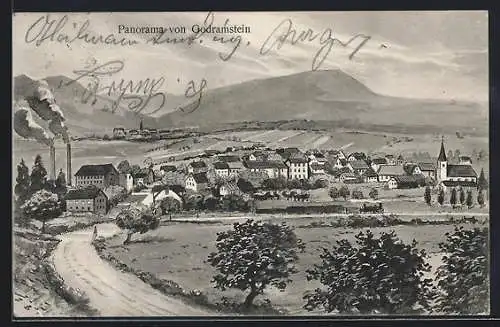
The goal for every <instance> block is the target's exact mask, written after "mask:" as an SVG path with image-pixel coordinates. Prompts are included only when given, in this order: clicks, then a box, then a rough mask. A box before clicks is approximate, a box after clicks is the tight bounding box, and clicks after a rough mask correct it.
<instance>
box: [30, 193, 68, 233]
mask: <svg viewBox="0 0 500 327" xmlns="http://www.w3.org/2000/svg"><path fill="white" fill-rule="evenodd" d="M21 210H22V213H23V215H24V216H25V217H26V218H28V219H36V220H39V221H41V222H42V233H45V223H46V222H47V221H48V220H50V219H54V218H57V217H59V216H60V215H61V213H62V210H61V202H60V201H59V197H58V196H57V194H54V193H52V192H49V191H46V190H40V191H37V192H36V193H35V194H33V196H32V197H31V198H30V199H29V200H27V201H26V202H25V203H24V204H23V205H22V206H21Z"/></svg>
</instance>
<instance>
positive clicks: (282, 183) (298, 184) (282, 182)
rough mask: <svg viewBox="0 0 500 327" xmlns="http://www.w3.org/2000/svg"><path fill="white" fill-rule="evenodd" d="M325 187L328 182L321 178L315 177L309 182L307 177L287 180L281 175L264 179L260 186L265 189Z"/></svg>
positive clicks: (311, 188)
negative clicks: (313, 180)
mask: <svg viewBox="0 0 500 327" xmlns="http://www.w3.org/2000/svg"><path fill="white" fill-rule="evenodd" d="M325 187H328V182H327V181H326V180H323V179H317V180H316V181H315V182H313V183H311V182H310V181H309V180H307V179H302V180H297V179H291V180H287V179H285V178H283V177H278V178H269V179H265V180H264V181H263V182H262V188H263V189H265V190H283V189H302V190H313V189H318V188H325Z"/></svg>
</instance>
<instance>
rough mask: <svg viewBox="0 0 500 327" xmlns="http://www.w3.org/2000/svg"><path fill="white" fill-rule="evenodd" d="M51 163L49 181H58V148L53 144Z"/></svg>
mask: <svg viewBox="0 0 500 327" xmlns="http://www.w3.org/2000/svg"><path fill="white" fill-rule="evenodd" d="M49 151H50V152H49V155H50V163H49V169H50V170H49V179H51V180H53V181H54V180H56V148H55V147H54V145H53V144H51V145H50V148H49Z"/></svg>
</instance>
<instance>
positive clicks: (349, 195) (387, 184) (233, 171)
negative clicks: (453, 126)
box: [51, 123, 487, 218]
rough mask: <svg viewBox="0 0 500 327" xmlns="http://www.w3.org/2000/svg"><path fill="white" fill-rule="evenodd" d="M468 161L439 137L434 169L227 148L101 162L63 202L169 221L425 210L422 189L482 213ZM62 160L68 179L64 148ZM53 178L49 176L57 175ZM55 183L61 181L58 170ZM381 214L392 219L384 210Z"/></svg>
mask: <svg viewBox="0 0 500 327" xmlns="http://www.w3.org/2000/svg"><path fill="white" fill-rule="evenodd" d="M141 125H142V123H141ZM141 127H142V126H141ZM139 130H142V128H140V129H139ZM472 160H473V159H472V158H471V157H470V156H464V155H460V156H459V157H458V158H447V154H446V149H445V142H444V138H443V139H442V140H441V147H440V149H439V153H438V156H437V159H435V162H432V161H431V160H427V161H425V162H414V161H412V160H405V158H403V156H402V155H391V154H388V155H385V156H380V157H373V158H370V156H368V155H367V154H366V153H363V152H352V153H346V152H345V151H344V150H342V149H331V150H313V149H311V150H306V151H301V150H300V149H299V148H296V147H288V148H276V149H272V148H269V147H265V146H264V145H260V146H259V145H252V147H249V148H246V149H238V148H234V147H229V148H227V149H226V150H225V151H215V150H206V151H204V153H203V154H201V155H198V156H194V157H189V158H187V159H186V158H185V159H184V160H181V161H178V164H175V163H171V162H169V160H160V161H156V162H155V161H153V160H152V159H151V158H147V159H145V160H144V163H143V165H142V166H140V165H131V164H130V163H129V162H128V161H127V160H123V161H122V162H120V164H118V165H117V167H115V166H114V165H113V164H111V163H107V162H103V163H102V164H95V165H83V166H81V167H79V169H78V170H77V171H76V173H75V175H74V183H73V178H72V177H68V181H67V186H68V191H67V194H65V195H64V196H63V198H64V200H65V202H66V210H67V211H68V212H90V213H94V214H106V213H107V212H108V210H109V209H110V208H111V207H112V206H116V205H119V206H120V207H127V206H128V207H129V206H133V205H134V204H141V205H146V206H148V207H152V208H153V209H154V210H156V211H155V212H157V213H158V214H167V213H168V214H169V216H170V218H172V213H179V212H181V211H191V210H196V212H197V213H196V214H197V216H198V217H199V214H200V212H204V211H233V212H236V211H242V212H253V213H254V214H259V213H305V212H307V213H360V212H361V213H362V212H371V213H384V208H383V204H382V202H381V201H377V200H379V197H383V196H381V195H382V194H384V193H392V194H395V196H404V194H409V195H412V196H414V197H415V196H416V197H417V198H419V199H420V200H419V201H420V202H421V203H425V202H426V201H427V204H428V205H429V206H430V205H431V201H432V200H427V199H425V196H424V193H425V192H427V191H425V190H424V189H425V188H428V189H430V190H432V193H433V194H436V196H435V198H436V200H435V201H434V202H436V201H437V202H440V200H439V197H440V196H439V193H440V192H441V191H442V193H443V195H444V194H446V195H447V197H448V198H449V201H448V203H450V204H451V205H452V207H453V208H455V207H460V208H462V210H463V208H466V209H467V208H471V207H472V206H473V203H474V202H477V204H478V205H479V206H481V207H482V206H483V205H484V202H485V192H486V185H487V182H486V177H485V176H484V172H483V171H481V174H480V175H479V174H478V173H477V172H476V171H475V170H474V168H473V166H472ZM67 161H68V168H67V174H68V175H70V174H71V167H70V166H71V149H70V147H68V157H67ZM51 165H52V166H54V165H55V163H51ZM51 171H53V172H52V174H53V176H54V177H55V169H52V168H51ZM54 177H52V178H54ZM57 178H63V179H66V176H65V174H64V173H63V172H62V169H61V171H60V173H59V176H58V177H57ZM54 179H55V178H54ZM473 192H474V195H473V194H472V193H473ZM452 193H455V195H453V196H451V194H452ZM480 193H481V194H480ZM452 197H455V199H454V200H453V199H451V198H452ZM466 197H467V198H468V199H466ZM459 198H460V199H459ZM166 199H168V200H166ZM225 199H226V200H227V201H224V200H225ZM229 199H230V200H229ZM348 199H349V200H348ZM342 200H343V201H342ZM453 201H454V202H455V203H452V202H453ZM166 202H167V203H166ZM172 202H174V204H173V205H172ZM360 202H362V203H360ZM374 202H375V203H376V205H373V203H374ZM446 202H447V201H445V200H444V199H443V200H442V201H441V202H440V203H439V205H437V207H438V208H439V207H445V206H446V205H447V203H446ZM466 202H467V205H466ZM224 203H225V205H224ZM367 203H368V207H367ZM300 207H302V209H299V208H300ZM367 208H368V209H367ZM404 210H405V209H404V208H401V209H400V211H399V212H393V213H395V214H398V213H405V211H404ZM385 213H391V212H390V210H389V212H388V210H387V209H386V211H385Z"/></svg>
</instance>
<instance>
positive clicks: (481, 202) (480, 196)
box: [477, 190, 484, 208]
mask: <svg viewBox="0 0 500 327" xmlns="http://www.w3.org/2000/svg"><path fill="white" fill-rule="evenodd" d="M477 204H479V206H480V207H481V208H482V207H484V194H483V190H480V191H478V192H477Z"/></svg>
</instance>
